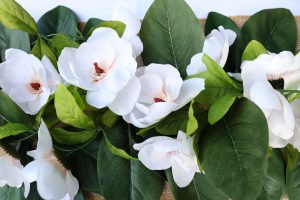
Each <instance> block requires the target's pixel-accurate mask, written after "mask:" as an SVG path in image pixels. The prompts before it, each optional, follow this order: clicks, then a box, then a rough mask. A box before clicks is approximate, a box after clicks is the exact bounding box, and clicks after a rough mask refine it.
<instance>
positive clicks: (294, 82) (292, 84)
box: [283, 70, 300, 90]
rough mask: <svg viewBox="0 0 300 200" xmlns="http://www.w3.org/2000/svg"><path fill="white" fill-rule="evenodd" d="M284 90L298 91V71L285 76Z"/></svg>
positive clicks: (299, 81)
mask: <svg viewBox="0 0 300 200" xmlns="http://www.w3.org/2000/svg"><path fill="white" fill-rule="evenodd" d="M283 78H284V89H285V90H298V89H300V70H297V71H295V72H293V73H289V74H286V75H285V76H284V77H283Z"/></svg>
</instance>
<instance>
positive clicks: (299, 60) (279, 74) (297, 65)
mask: <svg viewBox="0 0 300 200" xmlns="http://www.w3.org/2000/svg"><path fill="white" fill-rule="evenodd" d="M246 62H247V61H246ZM248 62H249V61H248ZM252 62H255V63H256V64H257V65H259V66H260V67H261V68H260V71H261V70H263V71H264V73H265V74H266V75H267V78H268V80H277V79H280V78H283V79H284V80H285V81H289V80H288V79H289V78H288V77H289V75H292V74H294V73H295V72H296V71H298V70H299V69H300V54H299V53H298V54H297V55H296V56H294V55H293V53H292V52H289V51H283V52H280V53H279V54H275V53H269V54H261V55H260V56H258V57H257V58H256V59H255V60H254V61H252ZM241 69H243V65H242V66H241ZM298 79H299V78H298Z"/></svg>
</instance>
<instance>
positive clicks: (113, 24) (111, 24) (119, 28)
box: [87, 21, 126, 38]
mask: <svg viewBox="0 0 300 200" xmlns="http://www.w3.org/2000/svg"><path fill="white" fill-rule="evenodd" d="M99 27H107V28H111V29H113V30H115V31H116V32H117V33H118V35H119V37H122V35H123V33H124V31H125V28H126V25H125V24H124V23H123V22H120V21H104V22H101V23H100V24H99V25H96V26H94V27H92V28H91V29H90V30H89V32H88V33H87V38H88V37H90V36H91V35H92V33H93V31H94V30H95V29H97V28H99Z"/></svg>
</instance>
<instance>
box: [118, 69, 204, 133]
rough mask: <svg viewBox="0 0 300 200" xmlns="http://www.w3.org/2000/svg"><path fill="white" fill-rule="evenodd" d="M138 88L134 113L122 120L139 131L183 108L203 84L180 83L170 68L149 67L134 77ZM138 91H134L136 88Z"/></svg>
mask: <svg viewBox="0 0 300 200" xmlns="http://www.w3.org/2000/svg"><path fill="white" fill-rule="evenodd" d="M136 75H137V77H138V80H139V84H140V87H141V90H140V95H139V97H138V99H137V102H136V104H135V106H134V108H133V110H132V111H131V112H130V113H129V114H128V115H125V116H123V118H124V119H125V121H127V122H128V123H131V124H133V125H134V126H136V127H139V128H145V127H147V126H150V125H152V124H155V123H157V122H158V121H160V120H161V119H162V118H164V117H166V116H167V115H168V114H170V113H171V112H173V111H175V110H178V109H180V108H182V107H183V106H184V105H186V104H187V103H188V102H190V101H191V100H192V99H193V98H195V97H196V96H197V95H198V94H199V93H200V92H201V91H202V90H203V89H204V80H203V79H200V78H192V79H188V80H185V81H183V80H182V78H181V77H180V74H179V72H178V70H177V69H176V68H175V67H173V66H171V65H162V64H150V65H149V66H147V67H141V68H139V69H138V71H137V73H136ZM136 88H137V87H136Z"/></svg>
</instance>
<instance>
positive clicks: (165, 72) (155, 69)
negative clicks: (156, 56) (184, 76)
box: [145, 64, 181, 80]
mask: <svg viewBox="0 0 300 200" xmlns="http://www.w3.org/2000/svg"><path fill="white" fill-rule="evenodd" d="M145 74H155V75H158V76H160V77H161V78H162V80H165V79H167V78H169V77H171V78H174V79H177V80H179V79H181V77H180V74H179V71H178V70H177V69H176V68H175V67H173V66H172V65H169V64H150V65H148V66H147V67H146V68H145Z"/></svg>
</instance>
